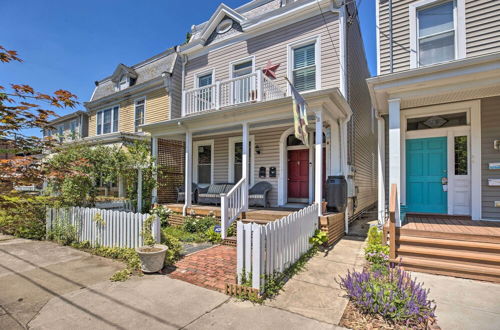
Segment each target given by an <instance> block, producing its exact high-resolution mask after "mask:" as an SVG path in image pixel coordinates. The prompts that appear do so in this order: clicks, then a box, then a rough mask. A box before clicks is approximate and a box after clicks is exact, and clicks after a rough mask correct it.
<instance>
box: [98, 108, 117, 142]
mask: <svg viewBox="0 0 500 330" xmlns="http://www.w3.org/2000/svg"><path fill="white" fill-rule="evenodd" d="M118 109H119V107H118V106H115V107H113V108H109V109H104V110H101V111H98V112H97V125H96V127H97V132H96V134H97V135H101V134H108V133H114V132H118Z"/></svg>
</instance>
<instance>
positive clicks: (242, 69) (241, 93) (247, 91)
mask: <svg viewBox="0 0 500 330" xmlns="http://www.w3.org/2000/svg"><path fill="white" fill-rule="evenodd" d="M232 71H233V73H232V74H233V78H238V77H243V78H240V79H238V80H234V81H233V82H232V83H231V89H232V91H231V95H232V98H233V104H238V103H244V102H249V101H251V100H253V99H254V98H255V97H256V95H255V92H254V91H255V82H254V80H253V79H252V78H253V76H248V75H249V74H251V73H252V72H253V60H249V61H245V62H240V63H237V64H233V65H232ZM245 76H246V77H245Z"/></svg>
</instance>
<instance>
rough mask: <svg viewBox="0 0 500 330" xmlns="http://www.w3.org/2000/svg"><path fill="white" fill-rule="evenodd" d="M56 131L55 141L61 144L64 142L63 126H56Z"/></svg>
mask: <svg viewBox="0 0 500 330" xmlns="http://www.w3.org/2000/svg"><path fill="white" fill-rule="evenodd" d="M56 131H57V139H58V140H59V142H62V141H63V140H64V124H59V125H57V126H56Z"/></svg>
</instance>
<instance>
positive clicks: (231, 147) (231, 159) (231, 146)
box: [227, 135, 255, 187]
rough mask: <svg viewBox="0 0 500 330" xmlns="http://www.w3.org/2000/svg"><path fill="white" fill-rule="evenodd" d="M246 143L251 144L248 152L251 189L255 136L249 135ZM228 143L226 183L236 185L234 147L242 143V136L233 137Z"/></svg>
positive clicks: (253, 174)
mask: <svg viewBox="0 0 500 330" xmlns="http://www.w3.org/2000/svg"><path fill="white" fill-rule="evenodd" d="M248 141H249V142H250V144H251V148H250V150H249V152H250V155H251V156H250V177H249V178H248V179H249V186H250V187H251V186H252V185H253V183H254V176H255V173H254V169H255V135H249V137H248ZM228 142H229V158H228V162H227V163H228V164H229V168H228V171H227V174H228V175H227V179H228V182H233V183H236V182H235V180H234V145H235V144H236V143H237V142H243V137H242V136H233V137H230V138H229V139H228Z"/></svg>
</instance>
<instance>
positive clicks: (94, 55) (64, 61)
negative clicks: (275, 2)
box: [0, 0, 376, 135]
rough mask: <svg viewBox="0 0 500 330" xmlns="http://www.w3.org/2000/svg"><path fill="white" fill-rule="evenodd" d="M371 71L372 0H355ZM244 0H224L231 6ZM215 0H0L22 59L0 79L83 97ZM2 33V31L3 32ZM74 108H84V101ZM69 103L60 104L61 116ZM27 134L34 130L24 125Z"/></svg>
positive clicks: (168, 41) (4, 41)
mask: <svg viewBox="0 0 500 330" xmlns="http://www.w3.org/2000/svg"><path fill="white" fill-rule="evenodd" d="M356 1H357V3H358V4H359V18H360V21H361V28H362V33H363V39H364V45H365V49H366V53H367V59H368V64H369V67H370V71H371V73H372V75H373V74H375V73H376V53H375V52H376V44H375V2H374V1H373V0H356ZM246 2H248V0H225V1H224V3H225V4H227V5H228V6H230V7H233V8H235V7H238V6H240V5H242V4H244V3H246ZM219 3H220V2H219V1H217V0H215V1H212V0H210V1H208V0H190V1H189V2H188V1H186V0H148V1H136V0H80V1H68V0H50V1H40V0H25V1H4V2H3V3H2V10H1V12H0V31H3V32H4V33H2V36H1V37H0V44H1V45H3V46H4V47H5V48H7V49H14V50H17V51H18V53H19V56H20V57H21V58H22V59H23V60H24V62H23V63H9V64H0V85H3V86H5V85H8V84H9V83H25V84H29V85H31V86H32V87H34V88H35V89H36V90H39V91H40V92H47V93H48V92H53V91H55V90H57V89H61V88H62V89H66V90H69V91H71V92H72V93H73V94H76V95H77V96H78V100H79V101H80V102H81V103H83V102H85V101H88V100H89V98H90V96H91V95H92V91H93V89H94V81H95V80H99V79H102V78H104V77H106V76H109V75H110V74H111V73H112V72H113V70H114V69H115V67H116V65H118V63H124V64H126V65H133V64H135V63H138V62H140V61H142V60H144V59H146V58H148V57H151V56H153V55H155V54H157V53H160V52H162V51H164V50H165V49H167V48H169V47H171V46H174V45H177V44H180V43H182V42H184V40H185V35H186V32H188V31H189V30H190V27H191V25H193V24H198V23H201V22H204V21H206V20H207V19H208V18H210V16H211V15H212V13H213V11H214V10H215V9H216V8H217V6H218V4H219ZM6 32H7V33H6ZM78 109H82V110H84V107H83V104H80V105H79V106H78ZM70 111H71V110H60V111H58V113H59V114H60V115H64V114H67V113H69V112H70ZM29 134H34V135H39V132H37V131H34V130H31V131H29Z"/></svg>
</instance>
